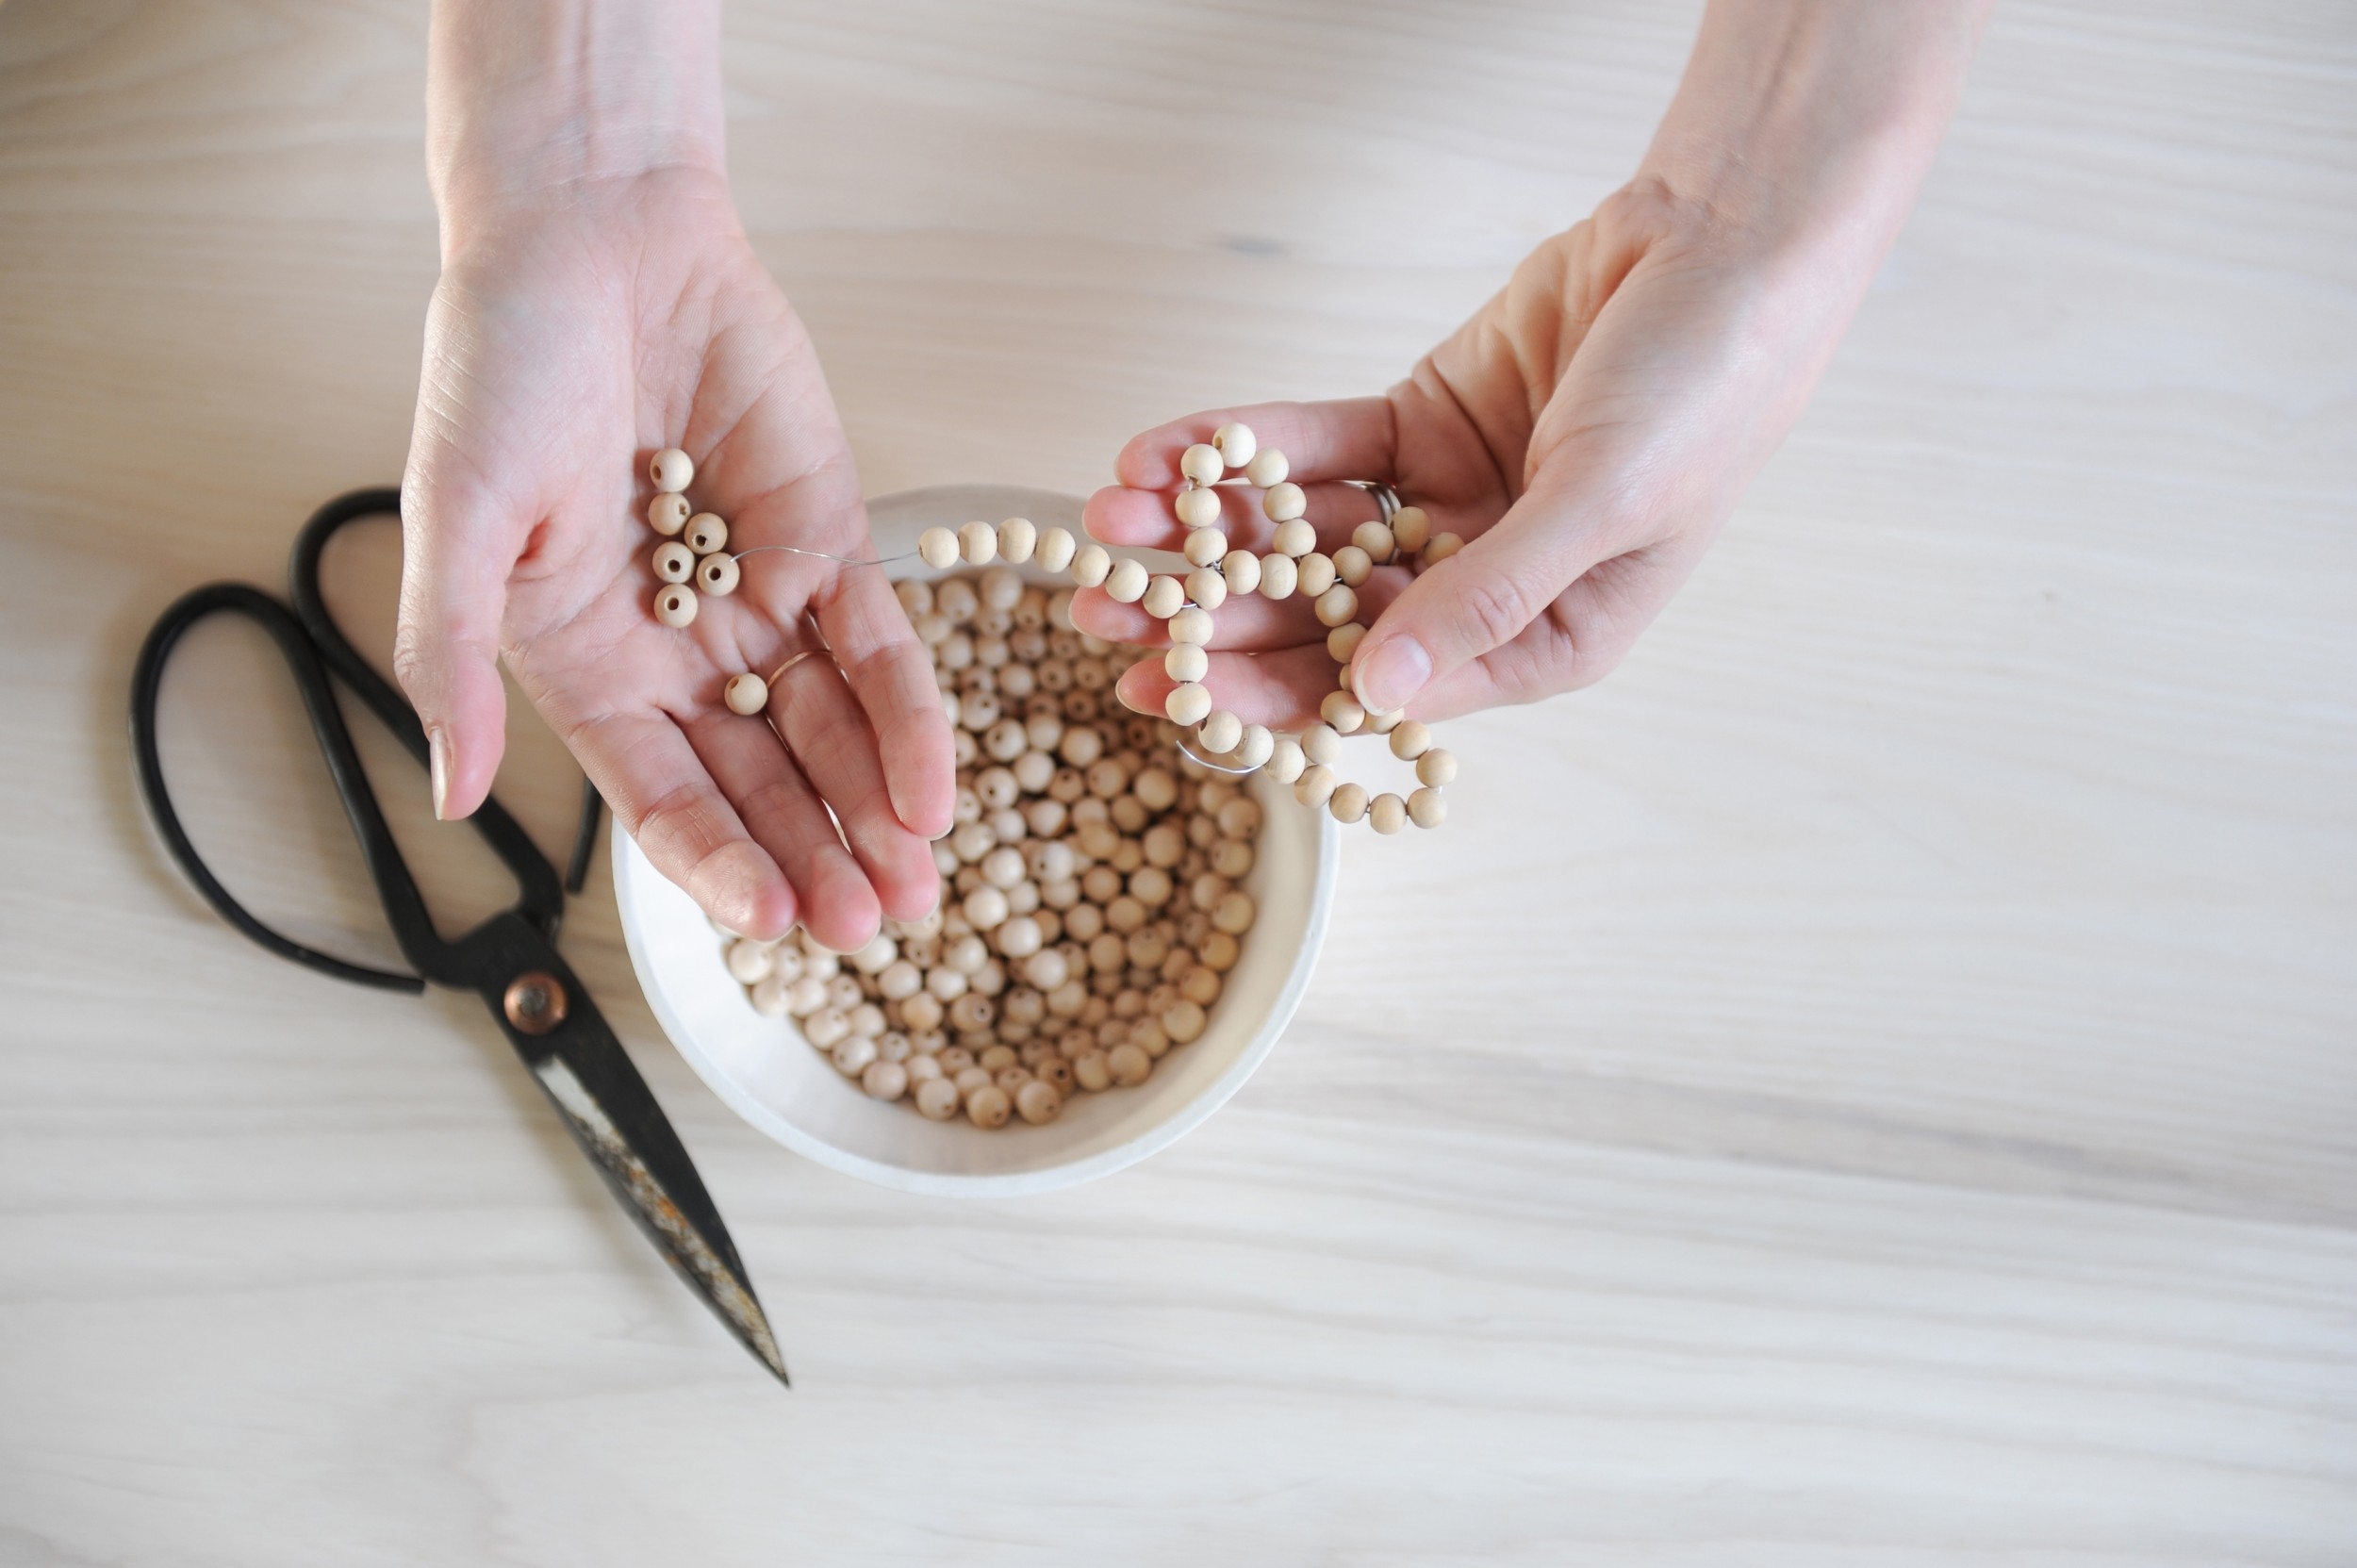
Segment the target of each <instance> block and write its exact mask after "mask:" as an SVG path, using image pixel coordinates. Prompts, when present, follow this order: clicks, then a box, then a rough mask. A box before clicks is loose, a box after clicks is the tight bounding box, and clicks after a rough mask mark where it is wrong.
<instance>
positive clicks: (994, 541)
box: [958, 522, 998, 567]
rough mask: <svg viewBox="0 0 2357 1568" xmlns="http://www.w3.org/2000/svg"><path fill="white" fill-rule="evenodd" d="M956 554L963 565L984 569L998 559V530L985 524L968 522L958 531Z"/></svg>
mask: <svg viewBox="0 0 2357 1568" xmlns="http://www.w3.org/2000/svg"><path fill="white" fill-rule="evenodd" d="M958 553H959V554H961V555H963V556H964V557H965V564H966V565H967V566H972V567H986V566H988V565H990V563H991V562H992V561H994V560H996V559H997V557H998V530H997V529H996V528H993V527H992V526H991V525H990V524H989V523H986V522H969V523H967V524H966V525H965V526H964V527H963V528H961V529H959V530H958Z"/></svg>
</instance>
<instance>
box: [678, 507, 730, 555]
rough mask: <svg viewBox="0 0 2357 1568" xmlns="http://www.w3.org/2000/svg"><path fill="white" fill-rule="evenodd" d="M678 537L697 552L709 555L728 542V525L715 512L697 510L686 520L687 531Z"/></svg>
mask: <svg viewBox="0 0 2357 1568" xmlns="http://www.w3.org/2000/svg"><path fill="white" fill-rule="evenodd" d="M680 537H681V538H683V539H685V540H686V541H687V548H688V549H690V550H692V551H694V552H695V553H697V554H699V555H709V554H711V553H713V552H714V551H716V550H718V549H720V548H721V547H722V546H724V545H726V544H727V543H728V542H729V525H728V524H727V523H725V522H722V521H721V520H720V518H719V514H717V513H716V512H698V513H697V514H696V515H695V516H694V517H692V518H689V519H688V520H687V531H686V532H685V533H684V534H682V535H681V536H680Z"/></svg>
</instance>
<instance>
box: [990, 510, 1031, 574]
mask: <svg viewBox="0 0 2357 1568" xmlns="http://www.w3.org/2000/svg"><path fill="white" fill-rule="evenodd" d="M1037 548H1039V527H1038V525H1037V524H1035V523H1033V522H1032V521H1031V520H1030V518H1009V519H1007V520H1006V521H1004V522H1002V523H1000V524H999V525H998V556H999V559H1001V560H1006V561H1013V562H1014V564H1015V565H1017V566H1021V565H1022V564H1023V563H1024V562H1026V561H1028V560H1030V558H1031V552H1032V551H1034V550H1036V549H1037Z"/></svg>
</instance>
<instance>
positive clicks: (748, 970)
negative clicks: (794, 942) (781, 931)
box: [722, 937, 778, 985]
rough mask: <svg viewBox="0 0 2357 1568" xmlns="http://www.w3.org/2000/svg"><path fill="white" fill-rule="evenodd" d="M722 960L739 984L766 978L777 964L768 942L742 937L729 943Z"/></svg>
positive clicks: (750, 983)
mask: <svg viewBox="0 0 2357 1568" xmlns="http://www.w3.org/2000/svg"><path fill="white" fill-rule="evenodd" d="M722 961H723V962H724V963H726V964H727V965H728V969H729V973H730V975H731V976H733V978H734V979H735V981H736V982H737V983H738V984H740V985H753V984H757V983H759V982H762V981H765V980H767V979H768V978H769V975H770V972H771V971H772V970H774V969H775V968H776V967H777V966H778V961H777V958H776V956H775V954H774V953H773V951H772V950H771V949H770V946H769V944H768V943H766V942H754V941H750V940H747V939H745V938H742V937H740V938H738V939H737V940H736V941H734V942H732V943H730V944H729V949H728V951H727V953H725V954H724V955H723V958H722Z"/></svg>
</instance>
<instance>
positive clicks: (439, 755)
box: [425, 724, 450, 822]
mask: <svg viewBox="0 0 2357 1568" xmlns="http://www.w3.org/2000/svg"><path fill="white" fill-rule="evenodd" d="M425 755H426V771H427V772H428V773H430V774H431V775H432V776H433V779H434V818H435V820H436V821H437V822H446V821H448V820H449V819H450V817H449V814H448V813H447V812H445V811H444V810H443V809H442V804H443V802H444V801H447V800H448V799H449V798H450V733H449V732H448V731H446V730H444V729H443V728H442V727H441V726H440V725H438V724H437V725H436V726H435V727H434V728H433V729H431V730H428V731H426V732H425Z"/></svg>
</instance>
